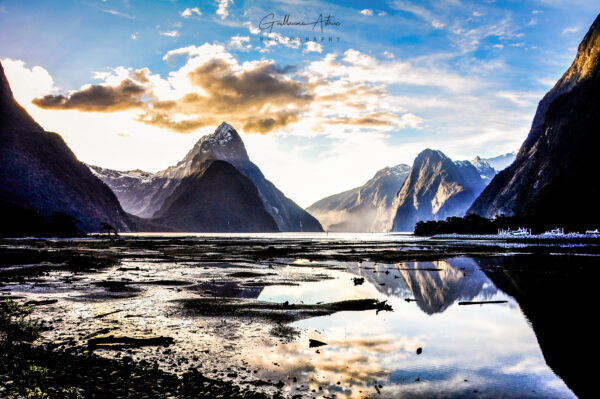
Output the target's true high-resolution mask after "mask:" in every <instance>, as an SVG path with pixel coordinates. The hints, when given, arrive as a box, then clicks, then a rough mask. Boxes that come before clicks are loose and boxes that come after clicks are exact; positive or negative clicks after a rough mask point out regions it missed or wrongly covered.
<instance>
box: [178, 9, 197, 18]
mask: <svg viewBox="0 0 600 399" xmlns="http://www.w3.org/2000/svg"><path fill="white" fill-rule="evenodd" d="M194 14H196V15H198V16H201V15H202V11H200V9H199V8H198V7H194V8H186V9H185V10H183V11H181V12H180V13H179V15H181V16H182V17H183V18H190V17H192V16H193V15H194Z"/></svg>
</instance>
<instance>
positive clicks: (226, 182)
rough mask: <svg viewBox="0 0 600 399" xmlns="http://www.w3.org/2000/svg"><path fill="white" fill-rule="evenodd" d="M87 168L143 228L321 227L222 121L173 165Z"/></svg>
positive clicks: (264, 228) (278, 228)
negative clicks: (157, 168) (124, 169)
mask: <svg viewBox="0 0 600 399" xmlns="http://www.w3.org/2000/svg"><path fill="white" fill-rule="evenodd" d="M214 161H224V162H219V163H215V162H214ZM213 163H214V164H213ZM224 163H227V164H229V165H230V166H232V168H233V170H231V168H228V167H227V166H225V165H224ZM89 168H90V170H91V171H92V172H93V173H94V174H95V175H96V176H97V177H99V178H100V179H101V180H102V181H103V182H104V183H106V184H107V185H108V186H109V187H110V188H111V189H112V190H113V191H114V192H115V194H116V195H117V197H118V198H119V201H120V202H121V204H122V205H123V207H124V208H125V210H127V211H128V212H130V213H132V214H133V215H136V216H139V217H141V218H146V219H149V221H150V222H151V225H148V224H146V225H145V227H146V228H149V229H153V230H156V229H158V230H160V229H165V228H167V229H175V230H177V231H235V232H250V231H310V232H318V231H323V229H322V228H321V225H320V224H319V222H318V221H317V220H316V219H315V218H314V217H313V216H311V215H310V214H309V213H307V212H306V211H304V210H303V209H302V208H300V207H299V206H298V205H296V204H295V203H294V202H293V201H292V200H290V199H289V198H287V197H286V196H285V195H284V194H283V193H282V192H281V191H279V190H278V189H277V187H275V186H274V185H273V184H272V183H271V182H270V181H268V180H267V179H266V178H265V177H264V175H263V174H262V172H261V171H260V169H259V168H258V167H257V166H256V165H255V164H254V163H252V162H251V161H250V159H249V157H248V153H247V152H246V148H245V146H244V143H243V142H242V139H241V138H240V136H239V134H238V133H237V132H236V130H235V129H234V128H233V127H232V126H230V125H228V124H227V123H225V122H223V123H222V124H221V125H220V126H219V127H218V128H217V129H216V130H215V132H214V133H213V134H211V135H207V136H204V137H202V138H201V139H200V140H199V141H198V142H197V143H196V144H195V145H194V147H193V148H192V149H191V150H190V151H189V152H188V154H187V155H186V156H185V157H184V158H183V160H181V161H180V162H178V163H177V165H175V166H171V167H169V168H167V169H165V170H163V171H161V172H158V173H156V174H152V173H148V172H143V171H140V170H134V171H128V172H120V171H115V170H110V169H104V168H100V167H97V166H92V165H90V166H89ZM207 173H208V174H207ZM236 173H238V174H241V175H242V176H236ZM221 174H222V176H221ZM217 176H221V177H222V180H220V182H221V183H220V185H221V186H230V185H233V186H231V187H219V184H218V182H219V180H218V179H217V180H214V181H213V180H211V179H215V178H216V177H217ZM209 181H210V183H209ZM198 187H203V190H199V189H198ZM210 190H212V191H210ZM255 196H257V197H258V198H259V201H258V203H257V202H256V201H254V199H253V198H254V197H255ZM213 200H214V201H215V202H211V201H213ZM186 201H187V203H185V202H186ZM257 204H260V206H258V205H257ZM251 205H252V206H251ZM238 212H241V213H240V214H239V215H237V216H235V215H236V213H238ZM265 212H266V214H267V215H268V216H269V218H270V219H272V221H273V222H274V223H275V228H274V229H273V227H272V226H271V222H269V221H267V219H268V218H264V214H263V213H265ZM244 215H246V219H244ZM217 216H218V217H217ZM219 218H220V219H219ZM217 219H218V220H217ZM138 222H139V220H138ZM141 223H143V222H141ZM244 223H247V224H246V225H245V224H244Z"/></svg>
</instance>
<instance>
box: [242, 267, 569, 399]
mask: <svg viewBox="0 0 600 399" xmlns="http://www.w3.org/2000/svg"><path fill="white" fill-rule="evenodd" d="M345 268H346V270H347V271H344V272H340V271H336V272H330V274H331V276H332V277H333V278H334V279H332V280H324V281H321V282H318V283H311V284H302V285H300V286H299V287H277V286H271V287H266V288H265V289H264V290H263V291H262V292H261V294H260V295H259V297H258V299H262V300H267V301H280V302H283V301H289V302H290V303H298V302H306V303H317V302H320V301H324V302H332V301H337V300H346V299H358V298H372V297H376V298H380V299H381V300H387V301H388V303H389V304H391V305H392V307H393V309H394V311H393V312H382V313H379V314H377V313H376V311H366V312H360V313H354V312H345V313H338V314H334V315H332V316H327V317H320V318H312V319H307V320H303V321H300V322H297V323H295V324H294V326H296V327H299V328H302V329H303V330H304V331H306V333H305V335H306V336H307V337H309V338H313V339H317V340H320V341H323V342H327V344H328V345H327V346H324V347H321V348H319V352H320V353H317V351H316V350H315V349H310V348H308V346H307V345H306V343H305V341H304V340H298V341H297V342H293V343H290V344H287V345H279V346H277V347H263V348H261V350H260V351H257V353H260V355H259V356H258V357H257V358H256V359H253V360H254V361H256V362H257V365H258V366H261V367H265V368H268V369H269V368H270V369H271V370H272V372H276V373H278V377H280V378H283V377H284V376H285V375H301V376H303V377H304V378H303V380H305V381H306V380H308V381H309V382H308V383H307V382H305V384H306V385H307V386H308V387H310V389H314V388H316V389H317V390H318V389H319V387H322V388H324V389H326V390H327V391H329V392H330V393H332V394H337V395H341V396H342V397H363V396H366V395H367V394H373V393H375V392H378V393H379V395H378V397H379V396H381V397H390V398H393V397H456V398H464V397H470V396H473V397H482V396H483V397H514V398H524V397H541V398H547V397H554V398H568V397H574V395H573V393H572V392H571V391H570V390H569V388H568V387H567V386H566V385H565V384H564V382H562V380H561V379H560V378H559V377H557V376H556V375H555V374H554V372H553V371H552V370H551V369H550V368H549V367H548V366H547V365H546V362H545V360H544V356H543V354H542V352H541V350H540V347H539V345H538V342H537V339H536V335H535V332H534V331H533V329H532V327H531V325H530V324H529V322H528V320H527V318H526V317H525V316H524V314H523V313H522V311H521V310H520V309H519V304H518V302H517V301H516V300H515V299H514V298H512V297H511V296H509V295H507V294H506V293H504V292H502V291H501V290H499V289H498V288H497V287H496V286H495V285H494V283H493V282H492V281H491V280H490V279H489V278H488V277H487V276H486V275H485V273H484V272H483V271H481V270H479V268H478V265H477V262H476V261H475V260H473V259H472V258H466V257H463V258H454V259H448V260H446V261H436V262H402V263H400V264H392V265H374V264H368V263H363V264H362V265H345ZM356 275H359V276H362V277H364V278H365V280H366V281H365V283H364V284H363V285H360V286H353V284H352V280H351V278H352V277H354V276H356ZM407 298H408V299H411V301H410V302H407V301H406V300H405V299H407ZM412 299H414V301H412ZM459 301H507V302H506V303H503V304H484V305H466V304H465V305H459V304H458V302H459ZM418 348H421V350H422V352H421V354H417V349H418ZM255 353H256V352H255ZM273 364H277V365H278V366H277V367H276V368H273V367H272V365H273ZM311 380H312V381H311ZM338 381H339V382H340V383H339V384H338ZM375 386H377V388H375Z"/></svg>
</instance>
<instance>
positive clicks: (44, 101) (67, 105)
mask: <svg viewBox="0 0 600 399" xmlns="http://www.w3.org/2000/svg"><path fill="white" fill-rule="evenodd" d="M145 92H146V90H145V88H144V87H143V86H141V85H139V84H137V83H135V82H134V81H132V80H131V79H125V80H123V81H122V82H121V83H120V84H119V85H118V86H105V85H86V86H83V87H82V88H81V89H80V90H78V91H74V92H69V93H68V94H67V95H66V96H64V95H61V94H59V95H53V94H48V95H45V96H44V97H41V98H35V99H33V103H34V104H35V105H37V106H38V107H40V108H45V109H76V110H79V111H86V112H115V111H123V110H127V109H131V108H136V107H139V106H140V105H141V104H142V101H141V98H142V96H143V95H144V94H145Z"/></svg>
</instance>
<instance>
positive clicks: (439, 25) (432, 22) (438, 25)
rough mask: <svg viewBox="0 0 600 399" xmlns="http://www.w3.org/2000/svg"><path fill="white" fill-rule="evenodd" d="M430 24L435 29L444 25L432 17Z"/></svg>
mask: <svg viewBox="0 0 600 399" xmlns="http://www.w3.org/2000/svg"><path fill="white" fill-rule="evenodd" d="M431 26H433V27H434V28H435V29H442V28H443V27H444V26H446V24H445V23H443V22H440V21H438V20H437V19H434V20H433V21H431Z"/></svg>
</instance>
